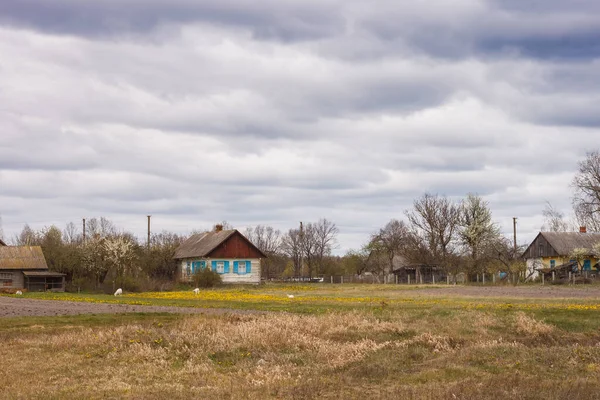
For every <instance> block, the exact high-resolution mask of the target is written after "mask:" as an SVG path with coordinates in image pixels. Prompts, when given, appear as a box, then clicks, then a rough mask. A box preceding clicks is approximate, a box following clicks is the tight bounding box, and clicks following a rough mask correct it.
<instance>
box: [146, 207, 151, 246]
mask: <svg viewBox="0 0 600 400" xmlns="http://www.w3.org/2000/svg"><path fill="white" fill-rule="evenodd" d="M150 217H151V215H148V242H147V246H148V250H150Z"/></svg>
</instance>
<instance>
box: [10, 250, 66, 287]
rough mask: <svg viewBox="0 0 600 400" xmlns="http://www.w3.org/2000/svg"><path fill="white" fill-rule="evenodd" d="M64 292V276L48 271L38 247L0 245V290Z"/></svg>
mask: <svg viewBox="0 0 600 400" xmlns="http://www.w3.org/2000/svg"><path fill="white" fill-rule="evenodd" d="M22 289H25V290H28V291H46V290H51V291H58V292H64V290H65V274H61V273H58V272H51V271H48V265H47V264H46V259H45V258H44V254H43V253H42V248H41V247H40V246H6V244H5V243H4V242H1V243H0V290H22Z"/></svg>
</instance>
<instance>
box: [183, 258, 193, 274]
mask: <svg viewBox="0 0 600 400" xmlns="http://www.w3.org/2000/svg"><path fill="white" fill-rule="evenodd" d="M190 265H191V263H190V262H189V261H188V262H187V263H186V266H185V274H186V275H187V276H190V275H191V274H192V267H191V266H190Z"/></svg>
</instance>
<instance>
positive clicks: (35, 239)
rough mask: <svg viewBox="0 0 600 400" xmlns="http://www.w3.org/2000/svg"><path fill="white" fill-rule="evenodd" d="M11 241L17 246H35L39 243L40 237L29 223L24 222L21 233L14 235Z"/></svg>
mask: <svg viewBox="0 0 600 400" xmlns="http://www.w3.org/2000/svg"><path fill="white" fill-rule="evenodd" d="M13 242H14V244H15V245H17V246H37V245H39V244H40V242H41V238H40V235H39V234H38V233H37V232H35V231H34V230H33V229H31V227H30V226H29V224H25V226H23V230H22V231H21V233H20V234H18V235H16V236H15V237H14V239H13Z"/></svg>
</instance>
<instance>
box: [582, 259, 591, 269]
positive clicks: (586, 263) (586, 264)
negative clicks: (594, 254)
mask: <svg viewBox="0 0 600 400" xmlns="http://www.w3.org/2000/svg"><path fill="white" fill-rule="evenodd" d="M583 269H584V270H586V271H590V270H591V269H592V261H591V260H584V261H583Z"/></svg>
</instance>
